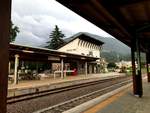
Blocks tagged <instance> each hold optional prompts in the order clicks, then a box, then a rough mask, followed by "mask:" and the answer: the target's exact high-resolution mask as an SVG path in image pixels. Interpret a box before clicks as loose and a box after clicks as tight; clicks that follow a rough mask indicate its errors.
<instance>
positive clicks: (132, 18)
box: [57, 0, 150, 52]
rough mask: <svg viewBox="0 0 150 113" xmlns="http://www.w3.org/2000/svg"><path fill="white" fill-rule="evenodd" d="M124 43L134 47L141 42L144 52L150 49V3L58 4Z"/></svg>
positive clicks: (91, 0) (66, 0) (86, 0)
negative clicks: (137, 39) (136, 39)
mask: <svg viewBox="0 0 150 113" xmlns="http://www.w3.org/2000/svg"><path fill="white" fill-rule="evenodd" d="M57 1H58V2H60V3H61V4H63V5H64V6H66V7H68V8H69V9H71V10H73V11H74V12H76V13H77V14H79V15H80V16H82V17H83V18H85V19H87V20H89V21H90V22H92V23H93V24H95V25H96V26H98V27H99V28H101V29H103V30H105V31H106V32H108V33H109V34H111V35H112V36H114V37H115V38H117V39H118V40H120V41H121V42H123V43H125V44H126V45H128V46H131V45H132V44H131V41H132V39H134V38H139V40H140V48H141V50H142V51H143V52H149V48H150V0H57Z"/></svg>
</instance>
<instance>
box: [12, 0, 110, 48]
mask: <svg viewBox="0 0 150 113" xmlns="http://www.w3.org/2000/svg"><path fill="white" fill-rule="evenodd" d="M12 2H13V3H12V21H13V23H14V24H15V25H17V26H18V27H19V29H20V33H19V34H18V36H17V38H16V41H15V43H18V44H24V45H32V46H39V45H43V44H44V43H45V42H46V41H47V40H48V37H49V34H50V32H51V31H52V30H53V29H54V26H55V25H58V27H59V28H60V30H61V31H62V32H63V33H64V34H65V35H66V37H70V36H71V35H73V34H75V33H78V32H90V33H93V34H97V35H100V36H104V37H110V35H109V34H107V33H106V32H104V31H102V30H101V29H99V28H98V27H96V26H95V25H93V24H92V23H90V22H88V21H87V20H85V19H83V18H82V17H80V16H78V15H77V14H75V13H74V12H72V11H70V10H69V9H67V8H65V7H64V6H62V5H61V4H59V3H58V2H56V1H55V0H12Z"/></svg>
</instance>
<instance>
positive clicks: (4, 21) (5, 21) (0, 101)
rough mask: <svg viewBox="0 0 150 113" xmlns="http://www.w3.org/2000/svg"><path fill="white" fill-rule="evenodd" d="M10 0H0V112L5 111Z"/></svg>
mask: <svg viewBox="0 0 150 113" xmlns="http://www.w3.org/2000/svg"><path fill="white" fill-rule="evenodd" d="M10 17H11V0H1V1H0V26H1V27H0V113H6V105H7V104H6V101H7V88H8V58H9V57H8V47H9V45H8V42H9V30H10V20H11V18H10Z"/></svg>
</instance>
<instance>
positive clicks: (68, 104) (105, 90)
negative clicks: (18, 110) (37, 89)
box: [34, 80, 132, 113]
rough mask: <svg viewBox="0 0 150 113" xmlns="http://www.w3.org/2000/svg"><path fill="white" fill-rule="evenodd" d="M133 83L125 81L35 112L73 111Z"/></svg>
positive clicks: (57, 112)
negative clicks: (85, 103) (78, 106)
mask: <svg viewBox="0 0 150 113" xmlns="http://www.w3.org/2000/svg"><path fill="white" fill-rule="evenodd" d="M131 81H132V80H126V81H123V82H120V83H115V84H113V85H111V86H108V87H105V88H103V89H100V90H97V91H94V92H92V93H89V94H86V95H83V96H80V97H77V98H74V99H71V100H69V101H66V102H62V103H60V104H57V105H54V106H51V107H49V108H46V109H42V110H39V111H37V112H34V113H62V112H64V111H66V110H69V109H71V108H73V107H75V106H77V105H80V104H82V103H84V102H87V101H89V100H91V99H94V98H96V97H98V96H101V95H103V94H106V93H108V92H110V91H113V90H115V89H117V88H119V87H121V86H124V85H127V84H129V83H131Z"/></svg>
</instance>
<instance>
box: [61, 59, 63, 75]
mask: <svg viewBox="0 0 150 113" xmlns="http://www.w3.org/2000/svg"><path fill="white" fill-rule="evenodd" d="M63 73H64V60H63V58H62V59H61V78H63V76H64V75H63Z"/></svg>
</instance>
